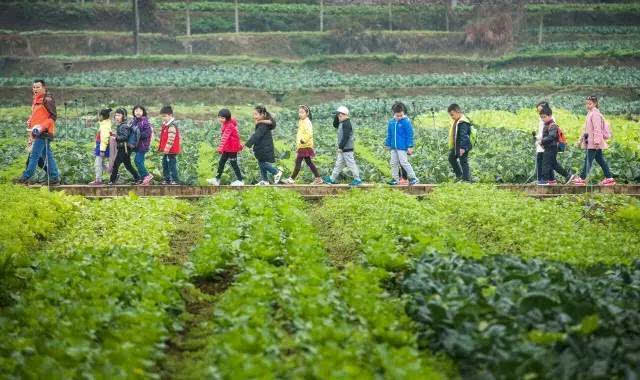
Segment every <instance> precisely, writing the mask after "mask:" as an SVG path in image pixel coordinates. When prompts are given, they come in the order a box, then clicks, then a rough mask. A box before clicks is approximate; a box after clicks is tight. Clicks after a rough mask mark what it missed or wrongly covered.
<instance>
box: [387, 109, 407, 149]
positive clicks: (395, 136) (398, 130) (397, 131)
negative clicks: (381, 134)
mask: <svg viewBox="0 0 640 380" xmlns="http://www.w3.org/2000/svg"><path fill="white" fill-rule="evenodd" d="M384 145H385V146H387V147H389V148H390V149H398V150H407V149H409V148H413V125H411V120H409V118H408V117H406V116H405V117H403V118H402V119H400V120H396V119H395V118H393V119H391V120H389V124H388V126H387V139H386V140H385V142H384Z"/></svg>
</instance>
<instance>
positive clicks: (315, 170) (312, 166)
mask: <svg viewBox="0 0 640 380" xmlns="http://www.w3.org/2000/svg"><path fill="white" fill-rule="evenodd" d="M302 160H304V162H306V163H307V166H308V167H309V169H311V173H313V175H314V176H315V177H316V178H318V177H320V173H318V168H316V165H315V164H314V163H313V161H311V157H297V158H296V166H295V167H294V168H293V173H291V178H292V179H296V177H297V176H298V173H300V169H301V168H302Z"/></svg>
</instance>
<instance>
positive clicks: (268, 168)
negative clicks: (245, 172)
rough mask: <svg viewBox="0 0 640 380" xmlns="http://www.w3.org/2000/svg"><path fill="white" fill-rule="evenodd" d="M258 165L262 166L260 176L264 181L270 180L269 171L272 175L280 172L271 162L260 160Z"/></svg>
mask: <svg viewBox="0 0 640 380" xmlns="http://www.w3.org/2000/svg"><path fill="white" fill-rule="evenodd" d="M258 166H259V167H260V178H261V179H262V180H263V181H269V178H268V177H267V172H269V173H271V174H272V175H276V174H278V169H276V168H274V167H273V164H272V163H271V162H266V161H258Z"/></svg>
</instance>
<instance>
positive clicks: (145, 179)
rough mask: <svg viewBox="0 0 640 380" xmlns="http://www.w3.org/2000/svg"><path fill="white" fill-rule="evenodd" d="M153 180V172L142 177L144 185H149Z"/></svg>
mask: <svg viewBox="0 0 640 380" xmlns="http://www.w3.org/2000/svg"><path fill="white" fill-rule="evenodd" d="M152 180H153V175H152V174H148V175H147V176H146V177H144V178H143V179H142V186H149V184H151V181H152Z"/></svg>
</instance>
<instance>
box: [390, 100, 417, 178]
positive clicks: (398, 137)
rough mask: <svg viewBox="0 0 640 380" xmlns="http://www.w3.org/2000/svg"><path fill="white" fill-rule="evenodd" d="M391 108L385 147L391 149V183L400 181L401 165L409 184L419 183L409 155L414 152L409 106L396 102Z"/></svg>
mask: <svg viewBox="0 0 640 380" xmlns="http://www.w3.org/2000/svg"><path fill="white" fill-rule="evenodd" d="M391 110H392V111H393V118H391V120H389V123H388V124H387V138H386V140H385V143H384V145H385V148H387V149H389V150H390V151H391V177H392V179H391V181H389V185H398V184H399V183H400V167H401V168H402V169H404V170H405V171H406V173H407V176H408V178H409V185H415V184H417V183H418V178H417V177H416V174H415V172H414V171H413V167H412V166H411V163H409V158H408V156H410V155H412V154H413V125H412V124H411V120H409V118H408V117H407V115H406V111H407V107H406V106H405V105H404V104H403V103H400V102H397V103H395V104H394V105H393V106H392V107H391Z"/></svg>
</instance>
